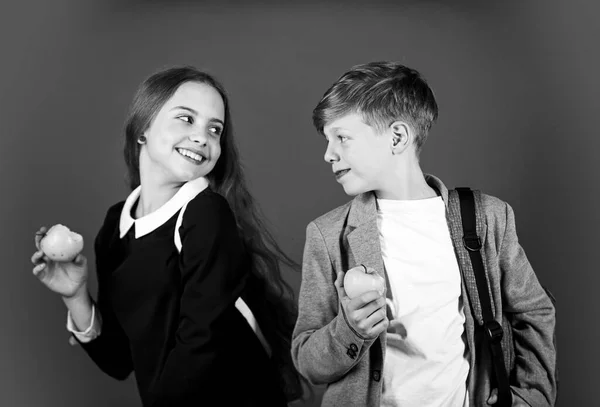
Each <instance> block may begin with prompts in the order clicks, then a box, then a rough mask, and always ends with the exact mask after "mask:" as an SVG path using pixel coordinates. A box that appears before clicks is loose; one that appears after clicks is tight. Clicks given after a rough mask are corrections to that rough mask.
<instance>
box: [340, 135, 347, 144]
mask: <svg viewBox="0 0 600 407" xmlns="http://www.w3.org/2000/svg"><path fill="white" fill-rule="evenodd" d="M338 139H340V141H341V142H342V143H343V142H344V141H346V140H348V137H346V136H338Z"/></svg>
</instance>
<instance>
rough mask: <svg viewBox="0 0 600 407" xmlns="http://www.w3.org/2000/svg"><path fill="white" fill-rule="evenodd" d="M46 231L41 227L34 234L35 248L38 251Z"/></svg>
mask: <svg viewBox="0 0 600 407" xmlns="http://www.w3.org/2000/svg"><path fill="white" fill-rule="evenodd" d="M46 231H47V229H46V228H45V227H44V226H42V227H41V228H40V230H38V231H37V232H35V246H36V247H37V249H38V250H41V249H40V242H41V241H42V239H43V238H44V236H45V235H46Z"/></svg>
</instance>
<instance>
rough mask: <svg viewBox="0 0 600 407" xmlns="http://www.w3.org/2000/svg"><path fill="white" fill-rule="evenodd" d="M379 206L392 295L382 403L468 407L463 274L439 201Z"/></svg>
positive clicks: (396, 406) (381, 203)
mask: <svg viewBox="0 0 600 407" xmlns="http://www.w3.org/2000/svg"><path fill="white" fill-rule="evenodd" d="M377 203H378V217H377V224H378V227H379V239H380V243H381V251H382V255H383V261H384V264H385V268H386V272H387V274H388V278H389V281H390V286H391V287H390V288H391V290H392V295H393V297H394V302H393V307H392V313H393V315H394V319H393V320H391V321H390V326H389V328H388V333H387V349H386V357H385V361H384V369H383V393H382V398H381V406H384V407H391V406H393V407H408V406H411V407H412V406H414V407H461V406H462V407H466V406H468V396H467V387H466V386H467V383H466V379H467V375H468V372H469V362H468V360H467V352H466V346H465V341H464V339H463V333H464V322H465V315H464V307H463V303H462V298H461V277H460V269H459V268H458V262H457V259H456V255H455V253H454V247H453V245H452V240H451V237H450V232H449V230H448V224H447V223H446V213H445V211H446V208H445V205H444V201H443V200H442V199H441V198H440V197H436V198H431V199H422V200H411V201H397V200H384V199H379V200H377ZM388 306H389V305H388Z"/></svg>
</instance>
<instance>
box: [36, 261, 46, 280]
mask: <svg viewBox="0 0 600 407" xmlns="http://www.w3.org/2000/svg"><path fill="white" fill-rule="evenodd" d="M45 270H46V263H40V264H38V265H37V266H35V267H34V268H33V275H34V276H36V277H37V278H39V279H42V278H43V277H44V275H45V273H44V271H45Z"/></svg>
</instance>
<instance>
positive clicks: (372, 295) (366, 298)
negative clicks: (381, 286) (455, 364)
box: [349, 290, 383, 310]
mask: <svg viewBox="0 0 600 407" xmlns="http://www.w3.org/2000/svg"><path fill="white" fill-rule="evenodd" d="M379 298H383V296H382V295H381V294H379V293H378V292H377V291H375V290H371V291H367V292H366V293H364V294H362V295H359V296H358V297H356V298H353V299H352V301H350V307H349V308H351V309H355V310H357V309H361V308H363V307H364V306H365V305H367V304H369V303H371V302H373V301H375V300H377V299H379Z"/></svg>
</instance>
